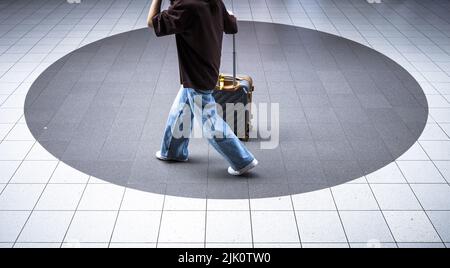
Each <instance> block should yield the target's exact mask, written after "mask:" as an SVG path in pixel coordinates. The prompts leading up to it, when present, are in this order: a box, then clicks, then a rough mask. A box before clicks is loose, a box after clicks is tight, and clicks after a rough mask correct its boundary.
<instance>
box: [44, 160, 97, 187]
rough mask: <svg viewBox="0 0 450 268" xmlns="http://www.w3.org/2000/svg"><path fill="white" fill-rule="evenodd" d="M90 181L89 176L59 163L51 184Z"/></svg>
mask: <svg viewBox="0 0 450 268" xmlns="http://www.w3.org/2000/svg"><path fill="white" fill-rule="evenodd" d="M88 180H89V175H87V174H85V173H83V172H81V171H78V170H76V169H74V168H73V167H71V166H69V165H67V164H65V163H63V162H59V163H58V166H57V167H56V169H55V172H54V173H53V175H52V178H51V179H50V183H87V181H88Z"/></svg>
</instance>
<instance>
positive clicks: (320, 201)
mask: <svg viewBox="0 0 450 268" xmlns="http://www.w3.org/2000/svg"><path fill="white" fill-rule="evenodd" d="M292 202H293V203H294V209H295V210H336V205H335V204H334V200H333V196H332V195H331V191H330V189H329V188H327V189H322V190H317V191H313V192H308V193H302V194H296V195H292Z"/></svg>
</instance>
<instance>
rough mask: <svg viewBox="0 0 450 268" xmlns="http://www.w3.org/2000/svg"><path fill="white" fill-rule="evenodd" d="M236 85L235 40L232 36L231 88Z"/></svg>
mask: <svg viewBox="0 0 450 268" xmlns="http://www.w3.org/2000/svg"><path fill="white" fill-rule="evenodd" d="M235 85H236V38H235V34H233V87H234V86H235Z"/></svg>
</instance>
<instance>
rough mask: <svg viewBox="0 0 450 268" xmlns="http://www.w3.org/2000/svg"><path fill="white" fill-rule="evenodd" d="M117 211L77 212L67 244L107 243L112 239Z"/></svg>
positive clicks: (69, 231)
mask: <svg viewBox="0 0 450 268" xmlns="http://www.w3.org/2000/svg"><path fill="white" fill-rule="evenodd" d="M116 217H117V211H77V212H76V213H75V216H74V218H73V220H72V223H71V224H70V227H69V230H68V232H67V235H66V237H65V239H64V242H65V243H71V244H75V245H76V244H78V243H83V242H95V243H107V242H109V240H110V238H111V234H112V231H113V227H114V223H115V221H116Z"/></svg>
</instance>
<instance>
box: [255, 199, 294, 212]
mask: <svg viewBox="0 0 450 268" xmlns="http://www.w3.org/2000/svg"><path fill="white" fill-rule="evenodd" d="M250 207H251V209H252V210H289V211H292V209H293V208H292V201H291V197H290V196H280V197H270V198H253V199H250Z"/></svg>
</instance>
